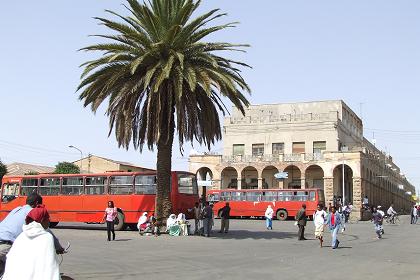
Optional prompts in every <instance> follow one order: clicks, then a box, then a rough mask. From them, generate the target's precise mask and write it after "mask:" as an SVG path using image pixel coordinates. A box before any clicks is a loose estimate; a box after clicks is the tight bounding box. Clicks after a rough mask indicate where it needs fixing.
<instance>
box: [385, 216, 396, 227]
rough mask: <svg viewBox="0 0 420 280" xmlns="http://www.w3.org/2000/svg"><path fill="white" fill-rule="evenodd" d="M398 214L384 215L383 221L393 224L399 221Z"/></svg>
mask: <svg viewBox="0 0 420 280" xmlns="http://www.w3.org/2000/svg"><path fill="white" fill-rule="evenodd" d="M398 216H399V215H398V214H395V215H387V216H385V221H386V222H387V223H388V224H393V225H395V224H396V223H397V222H400V218H399V217H398Z"/></svg>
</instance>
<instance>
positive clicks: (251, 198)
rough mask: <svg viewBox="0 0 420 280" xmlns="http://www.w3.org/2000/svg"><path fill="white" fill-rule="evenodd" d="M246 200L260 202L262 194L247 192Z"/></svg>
mask: <svg viewBox="0 0 420 280" xmlns="http://www.w3.org/2000/svg"><path fill="white" fill-rule="evenodd" d="M246 200H247V201H261V200H262V192H247V193H246Z"/></svg>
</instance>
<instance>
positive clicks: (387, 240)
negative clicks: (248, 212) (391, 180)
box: [54, 217, 420, 280]
mask: <svg viewBox="0 0 420 280" xmlns="http://www.w3.org/2000/svg"><path fill="white" fill-rule="evenodd" d="M215 224H216V226H215V228H216V230H217V229H218V227H219V221H218V220H216V222H215ZM273 226H274V230H273V231H267V230H266V229H265V222H264V221H263V220H231V231H230V232H229V233H228V234H219V233H217V231H215V232H214V234H213V236H212V237H210V238H204V237H199V236H187V237H171V236H168V235H162V236H160V237H157V238H155V237H153V236H140V235H139V234H138V233H136V232H133V231H124V232H117V240H116V241H111V242H108V241H107V240H106V231H105V229H104V226H103V225H83V224H61V225H59V226H58V227H57V228H55V229H54V232H55V233H56V235H57V236H58V237H59V238H60V241H61V242H62V243H63V244H66V243H67V241H69V242H70V243H71V248H70V252H69V253H68V254H67V255H65V256H64V259H63V262H62V264H61V272H62V273H63V274H64V276H65V277H63V279H119V280H123V279H264V280H267V279H300V280H301V279H311V280H317V279H343V280H350V279H363V280H368V279H375V280H376V279H404V280H410V279H413V280H414V279H416V280H418V279H420V246H419V244H420V224H419V225H410V224H409V218H408V217H402V218H401V223H400V224H398V225H385V235H384V238H383V239H382V240H377V239H376V238H375V233H374V228H373V225H372V224H371V223H370V222H358V223H353V224H350V225H348V226H347V230H346V232H345V233H343V234H340V236H339V239H340V241H341V244H340V245H341V248H340V249H338V250H332V249H331V247H325V248H322V249H321V248H319V245H318V241H317V240H315V239H314V237H313V231H314V226H313V224H312V222H309V223H308V227H307V230H306V237H307V238H309V239H310V240H308V241H298V240H297V227H295V226H294V223H293V221H287V222H279V221H274V225H273ZM325 236H326V241H325V243H326V244H325V245H327V246H330V240H331V239H330V235H329V233H328V232H326V234H325Z"/></svg>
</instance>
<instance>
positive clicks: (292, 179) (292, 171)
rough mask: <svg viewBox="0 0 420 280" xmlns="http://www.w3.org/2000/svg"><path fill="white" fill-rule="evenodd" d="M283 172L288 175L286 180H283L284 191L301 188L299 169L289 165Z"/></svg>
mask: <svg viewBox="0 0 420 280" xmlns="http://www.w3.org/2000/svg"><path fill="white" fill-rule="evenodd" d="M284 172H287V173H288V177H289V178H288V179H285V180H284V188H285V189H301V188H302V180H301V178H302V172H301V171H300V169H299V167H297V166H294V165H289V166H288V167H287V168H286V169H285V170H284Z"/></svg>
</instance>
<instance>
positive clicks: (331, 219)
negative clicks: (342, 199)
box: [327, 206, 341, 249]
mask: <svg viewBox="0 0 420 280" xmlns="http://www.w3.org/2000/svg"><path fill="white" fill-rule="evenodd" d="M327 225H328V228H329V229H330V231H331V239H332V242H331V247H332V248H333V249H337V248H338V245H339V244H340V241H338V239H337V234H338V231H339V230H340V226H341V215H340V214H339V213H338V212H337V210H336V208H335V207H334V206H333V207H331V213H330V214H329V215H328V218H327Z"/></svg>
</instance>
